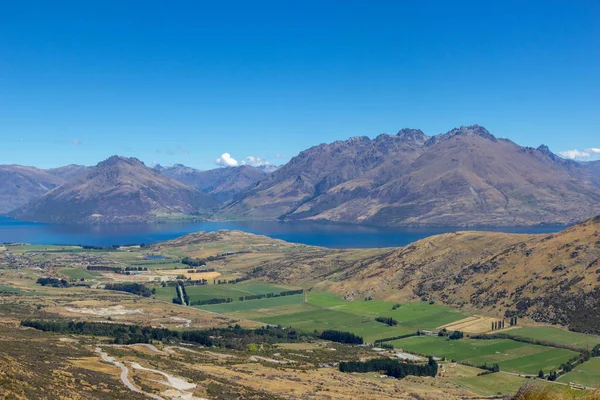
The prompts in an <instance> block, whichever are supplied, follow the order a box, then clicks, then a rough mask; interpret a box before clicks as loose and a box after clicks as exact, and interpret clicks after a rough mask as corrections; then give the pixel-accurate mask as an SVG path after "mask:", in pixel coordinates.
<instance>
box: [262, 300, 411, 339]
mask: <svg viewBox="0 0 600 400" xmlns="http://www.w3.org/2000/svg"><path fill="white" fill-rule="evenodd" d="M257 320H259V321H261V322H265V323H269V324H274V325H282V326H292V327H294V328H296V329H300V330H303V331H307V332H310V331H313V330H315V329H317V330H319V331H322V330H326V329H336V330H343V331H347V332H352V333H354V334H357V335H359V336H362V337H363V338H364V339H365V341H367V342H373V341H374V340H376V339H378V338H383V337H391V336H398V335H405V334H409V333H413V332H415V331H414V330H412V329H406V328H404V327H402V326H394V327H390V326H387V325H385V324H382V323H380V322H376V321H374V320H373V319H372V318H370V317H366V316H361V315H356V314H351V313H346V312H343V311H337V310H330V309H322V308H321V309H319V308H315V309H313V310H308V311H303V312H297V313H293V314H287V315H279V316H275V317H267V318H258V319H257Z"/></svg>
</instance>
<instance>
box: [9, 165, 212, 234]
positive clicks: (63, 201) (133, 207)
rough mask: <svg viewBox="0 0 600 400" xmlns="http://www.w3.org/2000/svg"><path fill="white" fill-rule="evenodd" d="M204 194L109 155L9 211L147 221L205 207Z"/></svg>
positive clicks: (58, 218)
mask: <svg viewBox="0 0 600 400" xmlns="http://www.w3.org/2000/svg"><path fill="white" fill-rule="evenodd" d="M216 205H217V202H216V201H215V200H214V199H213V198H212V197H211V196H209V195H207V194H205V193H201V192H199V191H197V190H196V189H194V188H192V187H189V186H187V185H184V184H182V183H180V182H178V181H176V180H174V179H171V178H169V177H167V176H165V175H163V174H161V173H160V172H158V171H156V170H154V169H152V168H149V167H146V166H145V165H144V163H142V162H141V161H139V160H138V159H136V158H125V157H119V156H113V157H110V158H109V159H107V160H105V161H102V162H101V163H99V164H98V165H97V166H95V167H90V168H88V169H86V170H85V171H84V172H83V173H82V174H79V175H77V176H76V177H75V178H73V179H72V180H70V181H68V182H66V183H65V184H63V185H61V186H59V187H57V188H55V189H53V190H51V191H50V192H48V193H46V194H45V195H43V196H41V197H39V198H37V199H34V200H32V201H31V202H29V203H28V204H26V205H25V206H23V207H21V208H19V209H17V210H15V211H13V212H11V213H10V214H9V215H10V216H12V217H15V218H18V219H23V220H28V221H40V222H53V223H111V222H117V223H121V222H124V223H129V222H149V221H153V220H156V219H161V218H177V217H182V216H186V215H192V214H197V213H199V212H207V211H210V210H211V209H213V208H214V207H215V206H216Z"/></svg>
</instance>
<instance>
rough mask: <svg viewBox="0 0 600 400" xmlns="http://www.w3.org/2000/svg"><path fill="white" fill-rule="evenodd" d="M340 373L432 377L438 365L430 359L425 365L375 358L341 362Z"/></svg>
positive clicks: (395, 376) (400, 377)
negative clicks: (379, 373) (375, 373)
mask: <svg viewBox="0 0 600 400" xmlns="http://www.w3.org/2000/svg"><path fill="white" fill-rule="evenodd" d="M339 369H340V371H341V372H373V371H381V372H383V373H384V374H386V375H387V376H393V377H394V378H397V379H402V378H404V377H406V376H408V375H414V376H433V377H435V376H436V375H437V372H438V365H437V363H436V362H435V360H434V359H433V358H432V357H429V362H428V363H427V364H425V365H419V364H413V363H406V362H401V361H398V360H392V359H389V358H376V359H372V360H368V361H349V362H341V363H340V366H339Z"/></svg>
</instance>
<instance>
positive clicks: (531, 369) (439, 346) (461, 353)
mask: <svg viewBox="0 0 600 400" xmlns="http://www.w3.org/2000/svg"><path fill="white" fill-rule="evenodd" d="M390 343H392V344H393V345H394V347H396V348H399V349H403V350H406V351H412V352H417V353H421V354H426V355H433V356H437V357H446V358H448V359H451V360H456V361H461V362H468V363H471V364H473V365H476V366H479V365H483V364H488V365H492V364H494V363H497V364H499V365H500V370H501V371H508V372H515V373H522V374H531V375H535V374H537V373H538V372H539V370H540V369H542V370H544V371H546V372H549V371H552V370H555V369H558V367H559V366H560V364H562V363H564V362H566V361H568V360H569V359H571V358H572V357H574V356H576V355H577V353H575V352H574V351H570V350H564V349H556V348H552V347H545V346H536V345H532V344H528V343H521V342H516V341H513V340H504V339H493V340H470V339H461V340H446V338H441V337H437V336H420V337H412V338H407V339H400V340H395V341H393V342H390Z"/></svg>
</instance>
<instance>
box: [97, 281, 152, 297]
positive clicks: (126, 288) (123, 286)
mask: <svg viewBox="0 0 600 400" xmlns="http://www.w3.org/2000/svg"><path fill="white" fill-rule="evenodd" d="M104 289H106V290H115V291H118V292H127V293H131V294H136V295H138V296H143V297H150V296H152V295H153V294H155V293H156V289H155V288H152V289H150V288H148V287H147V286H145V285H142V284H140V283H133V282H125V283H107V284H105V285H104Z"/></svg>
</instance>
